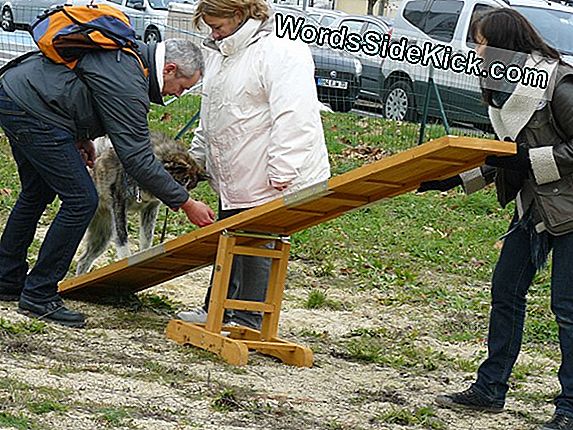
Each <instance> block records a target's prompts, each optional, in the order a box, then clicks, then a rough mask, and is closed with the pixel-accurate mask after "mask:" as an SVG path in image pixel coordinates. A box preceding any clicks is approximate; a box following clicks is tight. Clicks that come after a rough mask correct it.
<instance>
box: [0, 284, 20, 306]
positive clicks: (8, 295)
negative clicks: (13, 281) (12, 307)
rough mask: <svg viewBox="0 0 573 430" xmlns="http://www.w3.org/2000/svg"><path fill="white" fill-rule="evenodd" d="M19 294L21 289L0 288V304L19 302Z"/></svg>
mask: <svg viewBox="0 0 573 430" xmlns="http://www.w3.org/2000/svg"><path fill="white" fill-rule="evenodd" d="M20 294H22V289H21V288H8V287H0V301H2V302H17V301H18V300H20Z"/></svg>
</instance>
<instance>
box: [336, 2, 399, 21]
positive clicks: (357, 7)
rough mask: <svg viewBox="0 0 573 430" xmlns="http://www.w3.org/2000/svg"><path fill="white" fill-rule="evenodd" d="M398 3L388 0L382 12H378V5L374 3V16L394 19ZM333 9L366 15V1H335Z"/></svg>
mask: <svg viewBox="0 0 573 430" xmlns="http://www.w3.org/2000/svg"><path fill="white" fill-rule="evenodd" d="M399 3H400V2H399V0H390V1H389V2H388V4H387V5H386V9H385V10H383V11H381V10H380V3H376V4H375V5H374V14H375V15H384V16H388V17H394V16H395V15H396V11H397V10H398V4H399ZM335 9H338V10H341V11H343V12H346V13H350V14H353V15H366V12H367V11H368V2H367V0H336V3H335Z"/></svg>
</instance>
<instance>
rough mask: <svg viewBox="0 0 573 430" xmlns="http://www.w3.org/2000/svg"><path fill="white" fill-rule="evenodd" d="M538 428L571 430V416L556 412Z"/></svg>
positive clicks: (544, 429)
mask: <svg viewBox="0 0 573 430" xmlns="http://www.w3.org/2000/svg"><path fill="white" fill-rule="evenodd" d="M539 430H573V417H570V416H568V415H563V414H558V413H556V414H555V415H553V418H551V421H549V422H548V423H545V424H543V426H542V427H541V428H540V429H539Z"/></svg>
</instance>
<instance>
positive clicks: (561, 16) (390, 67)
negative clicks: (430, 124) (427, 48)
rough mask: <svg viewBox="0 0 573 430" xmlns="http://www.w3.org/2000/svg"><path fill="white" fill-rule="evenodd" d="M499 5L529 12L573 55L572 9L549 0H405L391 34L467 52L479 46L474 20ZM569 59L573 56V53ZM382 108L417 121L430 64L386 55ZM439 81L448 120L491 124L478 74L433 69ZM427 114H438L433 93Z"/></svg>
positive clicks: (538, 26)
mask: <svg viewBox="0 0 573 430" xmlns="http://www.w3.org/2000/svg"><path fill="white" fill-rule="evenodd" d="M500 7H512V8H514V9H516V10H518V11H519V12H521V13H522V14H523V15H525V16H526V17H527V18H528V19H529V20H530V21H531V23H532V24H533V26H534V27H535V28H536V29H537V30H538V31H539V33H540V34H541V36H542V37H543V38H544V39H545V41H546V42H548V43H549V44H550V45H552V46H553V47H555V48H556V49H557V50H558V51H560V52H561V53H562V54H563V55H565V56H570V55H572V54H573V38H572V37H571V35H572V34H573V8H572V7H570V6H565V5H562V4H559V3H553V2H549V1H545V0H507V1H503V0H404V1H403V2H402V4H401V5H400V8H399V10H398V13H397V15H396V17H395V20H394V27H393V33H392V38H393V40H399V39H400V38H402V37H406V38H407V41H408V44H416V45H418V46H423V44H424V43H425V42H427V41H429V42H431V43H433V44H442V45H447V46H450V47H451V49H452V52H456V53H458V52H459V53H462V54H464V55H467V54H468V53H469V51H470V50H472V49H473V48H474V47H475V43H474V41H473V40H472V38H471V34H470V31H469V30H470V24H471V22H473V20H474V19H476V17H477V16H478V15H479V14H483V13H484V12H487V11H489V10H492V9H494V8H500ZM569 58H571V57H569ZM382 74H383V75H384V76H385V80H384V89H383V96H382V100H383V111H384V115H385V116H386V117H387V118H391V119H396V120H404V119H406V120H414V119H416V118H417V116H418V115H419V114H420V113H421V112H422V109H423V105H424V99H425V94H426V90H427V85H428V84H427V82H428V74H429V68H428V67H423V66H421V65H413V64H410V63H408V62H406V61H394V60H391V59H389V58H388V59H386V61H384V62H383V63H382ZM433 80H434V82H435V83H436V85H437V88H438V90H439V93H440V97H441V100H442V102H443V105H444V110H445V113H446V117H447V118H448V121H450V122H463V123H470V124H474V125H476V126H478V127H480V128H485V129H488V128H489V127H490V125H489V124H490V123H489V118H488V115H487V109H486V106H485V104H484V103H483V102H482V99H481V91H480V87H479V80H478V78H477V77H476V76H471V75H466V74H464V73H454V72H452V71H450V70H440V69H435V70H434V71H433ZM429 115H431V116H434V117H439V116H440V110H439V106H438V103H437V100H436V97H434V96H433V95H432V98H431V102H430V105H429Z"/></svg>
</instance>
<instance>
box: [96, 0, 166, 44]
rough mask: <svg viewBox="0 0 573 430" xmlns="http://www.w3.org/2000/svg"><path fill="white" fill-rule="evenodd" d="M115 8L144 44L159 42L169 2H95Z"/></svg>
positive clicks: (118, 0)
mask: <svg viewBox="0 0 573 430" xmlns="http://www.w3.org/2000/svg"><path fill="white" fill-rule="evenodd" d="M95 2H96V3H105V4H109V5H112V6H115V7H117V8H118V9H119V10H121V11H123V12H124V13H125V14H126V15H127V16H128V17H129V19H130V21H131V24H132V25H133V28H134V29H135V32H136V34H137V37H139V38H140V39H142V40H143V41H144V42H146V43H149V42H161V41H162V40H163V39H164V38H165V37H164V32H165V24H167V7H168V5H169V3H170V0H95Z"/></svg>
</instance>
